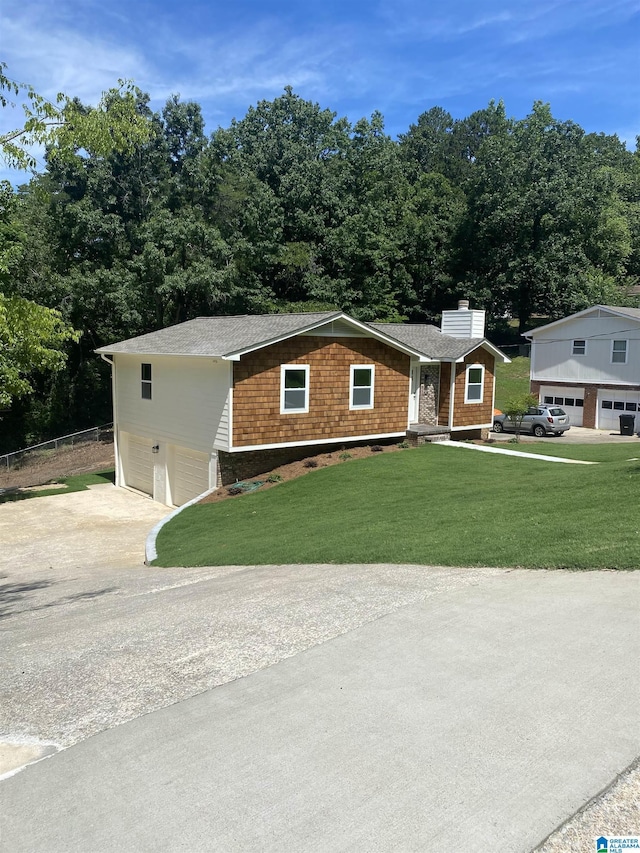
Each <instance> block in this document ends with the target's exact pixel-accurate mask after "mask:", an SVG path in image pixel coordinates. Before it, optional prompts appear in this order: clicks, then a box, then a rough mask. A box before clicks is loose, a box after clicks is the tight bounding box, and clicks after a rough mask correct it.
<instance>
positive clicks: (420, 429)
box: [407, 424, 451, 447]
mask: <svg viewBox="0 0 640 853" xmlns="http://www.w3.org/2000/svg"><path fill="white" fill-rule="evenodd" d="M450 438H451V433H450V431H449V427H445V426H432V425H431V424H409V428H408V429H407V441H408V442H409V444H411V445H412V446H413V447H418V445H420V444H426V443H427V442H431V441H449V439H450Z"/></svg>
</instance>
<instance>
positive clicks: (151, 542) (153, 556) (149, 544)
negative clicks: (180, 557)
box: [144, 486, 218, 566]
mask: <svg viewBox="0 0 640 853" xmlns="http://www.w3.org/2000/svg"><path fill="white" fill-rule="evenodd" d="M217 489H218V486H214V487H213V488H212V489H207V490H206V492H202V494H201V495H198V496H197V497H195V498H192V499H191V500H190V501H187V503H186V504H182V506H179V507H178V508H177V509H174V510H173V512H170V513H169V515H165V517H164V518H161V519H160V521H159V522H158V523H157V524H156V525H154V527H152V528H151V530H150V531H149V534H148V535H147V539H146V541H145V543H144V562H145V564H146V565H147V566H150V565H151V563H152V562H153V561H154V560H157V559H158V551H157V549H156V540H157V539H158V534H159V533H160V531H161V530H162V528H163V527H164V526H165V524H168V522H170V521H171V519H172V518H175V517H176V515H180V513H181V512H182V511H183V510H185V509H187V507H190V506H193V505H194V504H197V503H200V501H201V500H202V499H203V498H206V497H208V496H209V495H211V494H213V492H215V491H216V490H217Z"/></svg>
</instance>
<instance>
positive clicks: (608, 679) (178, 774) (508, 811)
mask: <svg viewBox="0 0 640 853" xmlns="http://www.w3.org/2000/svg"><path fill="white" fill-rule="evenodd" d="M639 603H640V575H639V574H632V573H626V572H625V573H615V572H589V573H572V572H542V571H540V572H523V571H513V572H502V573H499V574H495V575H490V576H487V577H485V578H483V580H482V582H481V583H479V584H476V585H473V586H471V585H467V586H461V587H457V588H455V589H453V590H452V591H450V592H446V593H444V594H443V595H440V596H436V597H433V598H432V599H428V600H425V601H423V602H419V603H412V604H409V605H407V606H405V607H402V608H400V609H398V610H396V611H395V612H392V613H389V614H388V615H386V616H383V617H382V618H379V619H377V620H376V621H373V622H369V623H368V624H364V625H361V626H360V627H358V628H356V629H355V630H352V631H350V632H348V633H345V634H343V635H341V636H338V637H335V638H334V639H332V640H329V641H328V642H325V643H324V644H322V645H318V646H315V647H313V648H309V649H307V650H306V651H304V652H301V653H300V654H298V655H296V656H295V657H292V658H289V659H287V660H283V661H281V662H280V663H278V664H276V665H274V666H272V667H269V668H268V669H264V670H261V671H259V672H256V673H254V674H252V675H250V676H248V677H246V678H243V679H239V680H237V681H234V682H232V683H229V684H225V685H223V686H221V687H218V688H216V689H214V690H210V691H208V692H206V693H203V694H201V695H199V696H195V697H193V698H191V699H187V700H185V701H183V702H180V703H178V704H176V705H173V706H171V707H167V708H164V709H162V710H160V711H157V712H155V713H153V714H149V715H147V716H144V717H140V718H138V719H136V720H134V721H132V722H130V723H127V724H125V725H122V726H119V727H116V728H114V729H111V730H109V731H105V732H103V733H101V734H98V735H96V736H94V737H92V738H89V739H88V740H86V741H84V742H82V743H80V744H78V745H76V746H74V747H72V748H70V749H68V750H65V751H63V752H61V753H58V754H57V755H55V756H53V757H52V758H50V759H47V760H46V761H43V762H40V763H39V764H36V765H32V766H31V767H28V768H26V769H25V770H24V771H23V772H22V773H20V774H19V775H17V776H14V777H12V778H10V779H7V780H5V781H4V782H3V783H2V810H3V815H2V820H1V821H0V825H1V826H2V838H1V840H2V844H3V845H4V847H3V849H7V850H11V851H14V853H21V851H29V853H38V852H39V851H42V853H44V851H47V853H49V851H56V853H63V851H74V853H75V851H78V850H91V851H92V853H106V851H139V850H151V849H153V850H156V851H165V850H166V851H175V850H185V851H187V850H188V851H191V853H194V852H195V851H209V850H221V851H225V853H232V851H253V850H261V851H273V853H276V851H277V853H285V852H286V851H296V853H297V851H303V850H304V851H313V850H316V851H339V850H343V851H363V853H364V851H367V853H369V851H372V850H376V851H398V850H416V851H417V850H421V851H422V850H425V851H436V850H438V851H439V850H463V851H465V853H474V851H483V853H484V851H486V850H487V849H490V850H504V851H509V853H519V851H522V852H523V853H524V851H530V850H531V849H532V848H533V847H534V846H535V845H536V844H538V843H539V842H540V841H541V840H542V839H543V838H545V837H546V836H547V835H548V834H549V833H550V832H551V831H552V830H553V829H554V828H555V827H556V826H557V825H558V824H560V823H561V822H562V821H563V820H565V819H566V818H567V817H569V816H570V815H571V814H573V813H574V812H575V811H576V810H577V809H578V808H580V807H581V806H582V805H583V804H584V803H585V802H586V801H587V800H589V799H590V797H592V796H594V795H595V794H596V793H598V792H599V791H600V790H602V788H604V787H605V786H606V785H607V784H609V783H610V782H611V781H612V780H613V778H614V777H615V776H616V774H618V773H619V772H621V771H622V770H623V769H624V768H625V767H626V766H628V765H629V764H630V763H631V761H633V759H635V758H636V756H637V755H638V754H639V753H640V701H639V700H640V692H639V686H638V679H637V661H638V659H640V620H639V612H640V608H639V607H638V604H639ZM35 804H37V808H36V807H35ZM606 830H607V827H603V828H602V831H603V832H604V833H605V834H606Z"/></svg>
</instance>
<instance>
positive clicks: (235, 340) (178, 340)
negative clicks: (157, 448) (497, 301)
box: [96, 311, 484, 360]
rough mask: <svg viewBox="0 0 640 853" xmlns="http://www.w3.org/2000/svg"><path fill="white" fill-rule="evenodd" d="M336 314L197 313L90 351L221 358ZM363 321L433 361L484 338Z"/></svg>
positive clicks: (457, 355)
mask: <svg viewBox="0 0 640 853" xmlns="http://www.w3.org/2000/svg"><path fill="white" fill-rule="evenodd" d="M340 318H345V319H348V317H347V316H346V315H345V314H343V313H342V312H341V311H324V312H316V313H309V314H262V315H243V316H235V317H198V318H197V319H195V320H188V321H187V322H186V323H179V324H178V325H177V326H169V327H168V328H166V329H160V330H159V331H157V332H149V333H148V334H146V335H139V336H138V337H136V338H129V340H126V341H120V342H118V343H115V344H110V345H109V346H104V347H100V348H99V349H97V350H96V352H98V353H105V354H117V353H128V354H131V355H193V356H210V357H213V358H224V357H230V356H232V355H234V354H237V353H242V352H246V351H250V350H252V349H258V348H259V347H262V346H268V345H269V344H270V343H272V342H274V341H277V340H281V339H283V338H286V337H288V336H290V335H295V334H300V333H301V332H304V331H306V330H308V329H313V328H314V327H315V326H318V325H323V324H324V323H328V322H330V321H331V320H337V319H340ZM363 325H364V326H368V327H369V328H371V329H372V330H375V331H377V332H378V333H381V334H382V335H385V336H387V337H388V338H391V339H393V340H395V341H397V342H398V343H399V344H401V345H402V346H403V347H406V348H407V349H409V350H411V351H413V352H415V353H417V354H421V355H424V356H427V357H428V358H431V359H435V360H439V359H457V358H462V357H463V356H464V355H466V354H467V353H468V352H471V350H473V349H475V348H476V347H477V346H479V345H480V344H481V343H483V341H484V338H463V339H460V338H452V337H450V336H449V335H443V334H442V333H441V332H440V330H439V329H437V328H436V327H435V326H428V325H426V324H421V325H403V324H401V323H364V324H363Z"/></svg>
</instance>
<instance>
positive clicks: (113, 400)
mask: <svg viewBox="0 0 640 853" xmlns="http://www.w3.org/2000/svg"><path fill="white" fill-rule="evenodd" d="M100 358H101V359H102V360H103V361H106V363H107V364H108V365H110V366H111V405H112V408H113V452H114V456H115V465H116V486H119V485H121V483H122V475H121V471H120V435H119V432H120V430H119V427H118V414H117V408H116V397H117V395H116V365H115V362H114V360H113V356H112V357H111V358H109V356H108V355H105V353H103V352H101V353H100Z"/></svg>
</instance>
